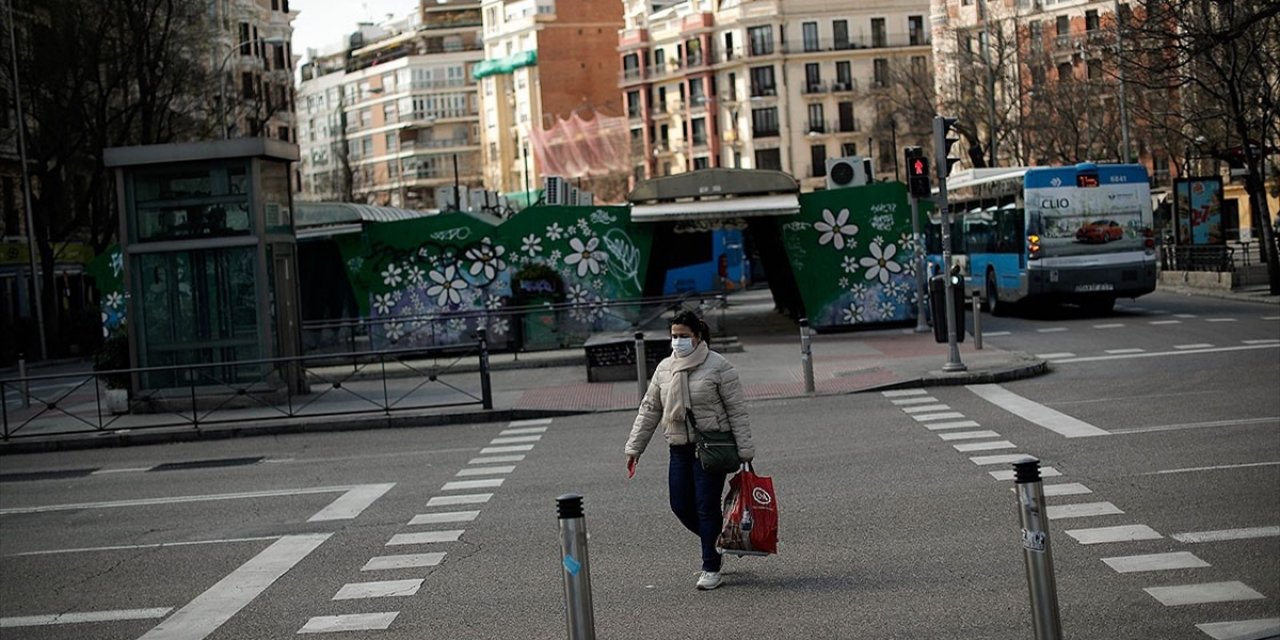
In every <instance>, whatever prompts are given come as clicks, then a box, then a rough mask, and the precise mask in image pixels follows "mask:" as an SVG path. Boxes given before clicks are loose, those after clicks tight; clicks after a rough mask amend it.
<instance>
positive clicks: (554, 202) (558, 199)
mask: <svg viewBox="0 0 1280 640" xmlns="http://www.w3.org/2000/svg"><path fill="white" fill-rule="evenodd" d="M542 193H543V194H544V195H543V198H544V201H545V202H546V203H547V204H548V205H550V206H564V205H567V204H569V181H568V180H565V179H564V178H561V177H560V176H543V178H542Z"/></svg>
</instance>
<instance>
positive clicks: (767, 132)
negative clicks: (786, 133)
mask: <svg viewBox="0 0 1280 640" xmlns="http://www.w3.org/2000/svg"><path fill="white" fill-rule="evenodd" d="M778 135H779V132H778V127H776V126H773V127H751V137H753V138H776V137H778Z"/></svg>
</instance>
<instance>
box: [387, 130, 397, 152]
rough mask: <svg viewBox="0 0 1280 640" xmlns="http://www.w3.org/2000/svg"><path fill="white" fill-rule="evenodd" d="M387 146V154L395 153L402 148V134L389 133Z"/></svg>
mask: <svg viewBox="0 0 1280 640" xmlns="http://www.w3.org/2000/svg"><path fill="white" fill-rule="evenodd" d="M386 144H387V153H395V152H396V151H397V150H398V149H399V147H400V134H399V133H388V134H387V141H386Z"/></svg>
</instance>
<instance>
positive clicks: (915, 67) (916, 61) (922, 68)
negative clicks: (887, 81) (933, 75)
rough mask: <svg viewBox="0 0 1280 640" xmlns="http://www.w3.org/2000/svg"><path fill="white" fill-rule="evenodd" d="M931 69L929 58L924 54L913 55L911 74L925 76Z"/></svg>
mask: <svg viewBox="0 0 1280 640" xmlns="http://www.w3.org/2000/svg"><path fill="white" fill-rule="evenodd" d="M928 70H929V59H928V58H926V57H924V56H911V74H912V75H914V76H915V77H917V78H919V77H923V76H924V74H925V73H926V72H928Z"/></svg>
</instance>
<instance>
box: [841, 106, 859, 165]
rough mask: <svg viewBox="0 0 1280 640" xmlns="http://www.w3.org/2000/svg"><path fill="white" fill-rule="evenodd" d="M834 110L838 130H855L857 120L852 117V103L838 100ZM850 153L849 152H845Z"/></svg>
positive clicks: (856, 128)
mask: <svg viewBox="0 0 1280 640" xmlns="http://www.w3.org/2000/svg"><path fill="white" fill-rule="evenodd" d="M836 112H837V114H838V117H839V119H840V131H842V132H847V131H857V130H858V121H857V120H856V119H854V117H853V103H852V102H839V103H836ZM845 155H851V154H845Z"/></svg>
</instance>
